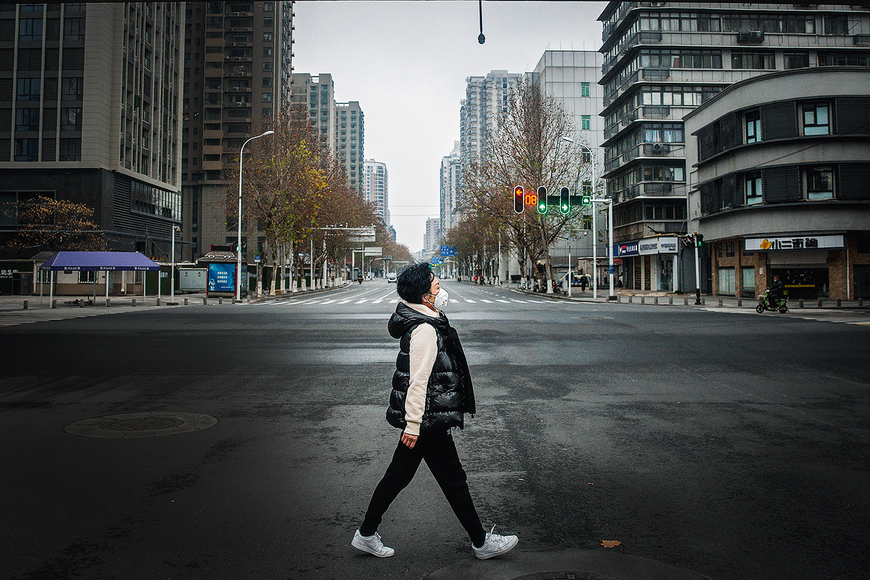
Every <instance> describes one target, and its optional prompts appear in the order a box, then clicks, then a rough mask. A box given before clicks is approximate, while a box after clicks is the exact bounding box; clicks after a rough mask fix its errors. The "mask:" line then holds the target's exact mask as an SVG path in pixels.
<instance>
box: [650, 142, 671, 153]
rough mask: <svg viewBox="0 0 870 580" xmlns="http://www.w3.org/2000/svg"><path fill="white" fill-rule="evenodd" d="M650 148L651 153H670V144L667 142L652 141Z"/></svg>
mask: <svg viewBox="0 0 870 580" xmlns="http://www.w3.org/2000/svg"><path fill="white" fill-rule="evenodd" d="M650 149H651V150H652V154H653V155H664V154H665V153H670V151H671V146H670V145H668V144H667V143H653V146H652V147H651V148H650Z"/></svg>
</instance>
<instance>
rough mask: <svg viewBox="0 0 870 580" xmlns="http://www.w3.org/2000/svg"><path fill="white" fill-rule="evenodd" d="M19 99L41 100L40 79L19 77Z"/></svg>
mask: <svg viewBox="0 0 870 580" xmlns="http://www.w3.org/2000/svg"><path fill="white" fill-rule="evenodd" d="M17 96H18V100H19V101H38V100H39V79H18V92H17Z"/></svg>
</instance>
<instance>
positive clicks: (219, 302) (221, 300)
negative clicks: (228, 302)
mask: <svg viewBox="0 0 870 580" xmlns="http://www.w3.org/2000/svg"><path fill="white" fill-rule="evenodd" d="M223 303H224V298H223V296H219V297H218V304H223Z"/></svg>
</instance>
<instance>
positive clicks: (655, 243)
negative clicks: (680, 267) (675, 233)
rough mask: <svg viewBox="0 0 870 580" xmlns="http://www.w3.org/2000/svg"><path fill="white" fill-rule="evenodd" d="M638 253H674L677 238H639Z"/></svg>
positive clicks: (644, 254) (675, 251)
mask: <svg viewBox="0 0 870 580" xmlns="http://www.w3.org/2000/svg"><path fill="white" fill-rule="evenodd" d="M637 244H638V253H639V254H640V255H641V256H646V255H650V254H676V253H677V238H676V237H667V238H650V239H647V240H640V241H639V242H638V243H637Z"/></svg>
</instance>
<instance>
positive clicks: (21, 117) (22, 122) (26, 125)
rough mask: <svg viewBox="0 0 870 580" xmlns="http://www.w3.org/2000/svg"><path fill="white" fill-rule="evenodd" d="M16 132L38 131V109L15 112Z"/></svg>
mask: <svg viewBox="0 0 870 580" xmlns="http://www.w3.org/2000/svg"><path fill="white" fill-rule="evenodd" d="M15 130H16V131H39V109H17V110H16V111H15Z"/></svg>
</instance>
